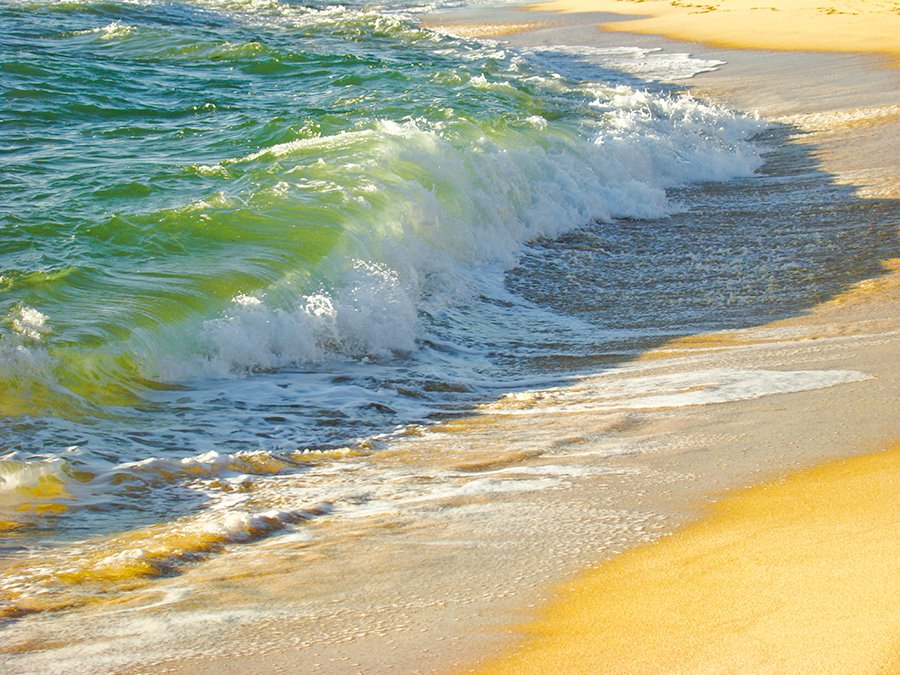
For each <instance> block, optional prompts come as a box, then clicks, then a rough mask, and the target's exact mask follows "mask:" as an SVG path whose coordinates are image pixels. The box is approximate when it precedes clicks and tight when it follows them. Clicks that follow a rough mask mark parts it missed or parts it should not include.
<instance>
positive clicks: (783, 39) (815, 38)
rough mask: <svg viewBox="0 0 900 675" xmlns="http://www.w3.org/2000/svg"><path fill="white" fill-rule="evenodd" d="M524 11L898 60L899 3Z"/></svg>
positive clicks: (777, 1)
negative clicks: (605, 15) (600, 17)
mask: <svg viewBox="0 0 900 675" xmlns="http://www.w3.org/2000/svg"><path fill="white" fill-rule="evenodd" d="M530 8H531V9H536V10H546V11H555V12H612V13H616V14H627V15H637V16H638V17H639V18H637V19H633V20H627V21H617V22H614V23H608V24H605V25H604V30H609V31H625V32H629V33H644V34H659V35H665V36H667V37H670V38H675V39H680V40H690V41H698V42H705V43H708V44H713V45H717V46H720V47H730V48H736V49H772V50H806V51H829V52H868V53H873V52H874V53H879V54H886V55H889V56H891V57H893V59H894V61H895V63H896V62H897V61H898V60H900V37H898V36H900V3H898V2H894V1H892V0H774V1H771V0H770V1H768V2H767V1H765V0H699V1H697V2H690V1H689V0H551V2H547V3H541V4H536V5H532V6H531V7H530Z"/></svg>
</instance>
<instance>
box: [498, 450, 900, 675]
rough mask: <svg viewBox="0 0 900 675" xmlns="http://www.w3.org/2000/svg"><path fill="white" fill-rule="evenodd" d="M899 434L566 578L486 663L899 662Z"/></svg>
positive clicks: (835, 668) (629, 668) (782, 665)
mask: <svg viewBox="0 0 900 675" xmlns="http://www.w3.org/2000/svg"><path fill="white" fill-rule="evenodd" d="M898 494H900V443H895V444H894V446H893V447H892V448H891V449H890V450H889V451H886V452H881V453H878V454H873V455H866V456H860V457H855V458H852V459H845V460H840V461H836V462H831V463H828V464H826V465H823V466H821V467H818V468H815V469H812V470H807V471H804V472H802V473H798V474H795V475H792V476H790V477H788V478H787V479H786V480H783V481H778V482H773V483H768V484H764V485H761V486H757V487H754V488H750V489H746V490H742V491H738V492H736V493H735V494H733V495H732V496H730V497H727V498H725V499H723V500H722V501H721V502H719V503H718V504H716V505H715V507H714V509H713V515H712V517H711V518H709V519H708V520H705V521H703V522H700V523H698V524H696V525H693V526H691V527H689V528H687V529H685V530H682V531H681V532H679V533H676V534H675V535H673V536H672V537H669V538H666V539H663V540H661V541H658V542H656V543H654V544H650V545H647V546H644V547H640V548H637V549H633V550H631V551H629V552H627V553H625V554H624V555H622V556H621V557H619V558H617V559H614V560H612V561H611V562H609V563H607V564H604V565H602V566H601V567H599V568H597V569H594V570H591V571H588V572H586V573H583V574H582V575H581V576H579V577H577V578H576V579H574V580H573V581H570V582H569V583H567V584H565V585H564V589H563V590H561V591H560V597H559V600H558V601H557V602H556V603H555V604H553V605H551V607H550V608H549V609H548V610H547V611H546V612H545V613H544V616H542V617H541V618H540V619H538V620H537V621H536V622H534V623H533V624H531V625H528V626H526V627H524V628H523V629H522V630H523V632H524V633H525V635H526V642H525V644H524V646H523V647H522V648H521V649H519V650H517V651H516V652H515V653H514V654H512V655H510V656H505V657H502V658H500V659H497V660H496V661H494V662H492V663H489V664H488V665H487V666H486V667H485V668H484V669H483V670H482V672H485V673H507V672H508V673H557V672H563V671H565V672H569V673H600V672H605V673H618V672H629V673H640V672H679V673H681V672H684V673H701V672H717V673H724V672H792V673H801V672H843V673H864V672H865V673H880V672H885V673H887V672H895V673H896V672H900V613H898V612H897V608H898V607H900V538H898V533H900V500H898V496H897V495H898Z"/></svg>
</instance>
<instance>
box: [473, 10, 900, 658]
mask: <svg viewBox="0 0 900 675" xmlns="http://www.w3.org/2000/svg"><path fill="white" fill-rule="evenodd" d="M531 9H534V10H537V11H539V12H543V11H558V12H564V13H586V12H615V13H623V14H629V15H630V14H635V15H641V16H640V17H639V18H635V19H632V18H629V20H625V21H618V20H616V21H613V22H604V23H603V24H602V26H601V27H600V28H601V29H602V30H603V31H609V32H634V33H642V34H662V35H665V36H666V37H669V38H675V39H680V40H690V41H698V42H704V43H707V44H711V45H716V46H725V47H731V48H737V49H742V50H779V51H792V50H797V51H800V50H809V51H816V52H874V53H876V54H878V55H879V56H880V57H887V59H886V60H885V62H884V65H881V66H879V65H876V63H877V62H875V63H873V65H872V67H873V69H880V68H890V67H896V59H897V56H898V53H900V41H898V40H897V38H896V35H897V33H898V30H900V23H898V17H897V14H898V7H897V6H896V5H893V4H891V3H884V4H882V3H844V4H842V5H841V6H839V7H827V8H826V7H818V6H815V3H804V2H784V3H777V6H772V7H760V6H757V3H752V2H729V1H728V0H725V1H724V2H720V3H713V4H709V5H703V6H700V5H695V4H691V3H674V2H673V3H671V4H670V3H663V2H640V3H637V2H627V1H622V0H616V1H614V2H606V3H604V2H600V3H598V2H578V1H575V2H568V1H566V0H561V1H558V2H552V3H547V4H542V5H535V6H532V7H531ZM798 26H802V28H800V29H798V28H797V27H798ZM890 59H893V61H891V60H890ZM748 61H749V62H751V63H752V62H754V61H755V65H758V64H759V59H758V58H757V59H756V60H754V58H753V52H750V55H749V56H748ZM739 70H741V69H740V68H739ZM728 71H729V68H728V67H727V66H726V67H725V68H723V69H722V73H721V77H720V76H719V75H720V74H716V75H714V76H711V77H709V80H710V81H711V82H710V84H709V85H707V86H708V89H706V90H705V91H704V86H703V85H701V86H700V88H699V90H700V92H701V93H705V94H708V95H710V96H712V97H714V98H717V99H719V100H726V101H728V102H729V103H730V104H732V105H735V106H736V107H739V108H742V109H745V110H759V111H761V112H762V113H763V114H764V115H765V116H766V117H767V118H768V119H773V120H777V121H780V122H782V123H785V124H790V125H792V126H794V127H795V128H797V129H798V131H799V132H802V133H805V134H808V135H807V137H806V139H805V140H806V142H812V143H813V144H814V145H815V147H816V151H815V154H816V156H817V157H818V158H819V159H820V160H821V161H822V162H823V165H824V166H825V167H826V168H827V169H828V170H829V171H831V172H833V173H834V174H835V176H836V179H837V180H838V181H840V182H844V183H846V184H850V185H855V186H856V189H857V194H859V195H860V196H862V197H863V198H866V197H868V198H887V199H891V200H894V199H896V198H897V197H898V195H900V190H898V186H900V180H898V162H897V160H896V157H897V152H896V151H897V149H898V147H900V144H898V139H900V133H898V107H897V105H896V102H891V100H890V97H891V96H893V95H894V94H891V91H893V92H896V87H893V88H892V87H891V85H890V82H892V81H896V78H895V75H894V72H895V71H894V72H889V73H888V74H887V76H886V80H885V83H884V84H883V85H879V84H875V86H874V87H871V85H870V87H871V88H870V90H869V91H867V92H863V93H862V95H861V96H854V95H853V94H850V95H847V93H846V92H844V93H843V95H841V94H840V93H837V92H835V91H830V92H823V91H821V88H822V82H825V81H827V80H828V79H829V78H828V77H827V76H824V77H823V76H821V75H820V80H819V84H818V87H816V85H815V84H813V86H812V87H810V90H808V91H807V92H806V95H805V96H804V95H803V94H802V93H801V94H797V95H795V96H794V97H790V96H789V95H786V93H785V91H786V90H785V88H784V87H785V84H787V86H788V87H790V86H792V85H796V86H798V87H799V88H801V90H802V89H803V88H805V87H808V86H809V82H808V81H806V82H802V81H801V82H792V81H791V80H792V78H791V76H790V74H788V73H786V72H785V73H783V75H785V79H786V80H787V82H786V83H785V82H782V83H781V86H780V87H779V86H777V85H776V86H774V87H772V86H771V79H768V78H759V77H758V74H759V71H758V70H756V71H755V72H754V71H753V70H750V71H748V70H746V69H744V70H743V72H741V73H739V74H737V75H736V76H735V74H734V73H729V72H728ZM703 79H704V78H700V80H701V82H702V81H703ZM760 79H762V80H763V81H762V82H761V81H760ZM813 79H815V78H813ZM833 80H834V81H835V87H840V84H839V82H840V81H841V80H842V73H841V70H840V69H837V74H835V75H834V76H833ZM885 85H886V87H887V89H886V91H882V90H881V87H882V86H885ZM817 89H819V91H817ZM872 89H874V91H872ZM779 90H780V91H779ZM884 93H888V96H889V97H888V99H887V100H886V101H884V102H882V101H878V102H877V103H876V104H875V105H871V103H870V101H871V97H872V96H874V98H875V99H879V98H880V96H881V95H882V94H884ZM829 97H833V98H832V100H828V99H829ZM835 98H836V99H837V100H834V99H835ZM867 99H868V100H867ZM863 158H864V159H863ZM885 273H886V275H888V276H886V277H882V278H876V279H872V280H870V281H866V282H862V283H860V284H859V285H858V286H857V287H855V288H853V289H850V290H848V292H847V293H845V294H843V295H842V296H839V297H838V298H835V299H834V300H833V301H832V302H831V303H828V304H827V305H825V306H821V307H819V308H817V309H816V310H815V311H814V312H812V313H811V315H810V316H808V317H804V318H801V319H798V320H792V321H789V322H787V324H789V325H792V326H797V327H803V328H806V329H807V330H808V329H809V327H810V325H811V323H812V321H811V319H813V318H818V320H819V321H821V322H822V323H821V324H820V330H823V329H824V332H825V333H832V332H834V333H838V334H845V335H846V334H847V330H846V329H847V327H848V325H850V324H848V319H851V317H854V315H855V316H856V317H859V316H864V317H865V318H864V321H865V323H866V324H867V325H879V326H880V327H881V330H883V331H884V333H883V334H884V335H885V336H889V335H892V334H894V333H895V332H896V327H897V324H896V317H897V315H898V309H900V305H898V303H897V301H898V276H897V265H896V262H895V261H892V262H889V263H887V264H886V268H885ZM851 307H852V309H851ZM858 320H859V319H856V321H858ZM787 324H782V325H787ZM778 325H779V324H773V325H772V326H770V327H769V329H770V330H777V328H776V326H778ZM857 325H858V324H857ZM760 330H765V327H763V328H762V329H760ZM750 334H752V332H750ZM851 334H852V331H851ZM747 337H748V335H747V334H746V333H745V334H741V333H733V334H714V335H706V336H702V335H701V336H696V337H691V338H685V339H683V340H678V341H675V342H674V343H671V344H669V345H666V346H665V347H663V348H662V349H659V350H656V351H653V352H650V353H648V354H645V355H644V357H643V358H645V359H657V358H688V357H689V355H693V354H706V355H709V354H711V353H713V352H717V353H718V354H719V356H720V357H722V356H724V355H726V354H728V353H729V352H731V358H737V359H740V358H741V357H740V355H739V352H737V350H738V349H741V348H742V347H743V348H745V349H746V347H747V346H749V345H750V344H751V343H752V341H748V340H747ZM821 337H825V335H822V336H821ZM810 338H812V339H816V338H815V337H814V336H811V335H809V334H808V333H807V335H806V336H805V337H804V338H803V339H804V340H806V339H810ZM779 341H780V340H779V339H777V338H776V339H775V340H774V341H773V342H779ZM891 341H892V342H893V340H891ZM848 346H849V345H848ZM850 351H851V353H852V352H853V351H855V350H853V348H852V347H851V348H850ZM855 356H856V358H855V359H853V360H854V361H855V362H856V364H857V365H858V366H859V367H860V368H864V369H868V370H869V372H872V369H873V366H874V367H875V369H876V370H877V371H878V373H877V374H875V377H876V378H878V379H880V380H882V382H883V383H890V384H889V391H893V395H889V396H888V397H887V398H881V397H878V398H875V399H872V398H869V396H866V400H867V401H869V404H871V405H874V406H876V407H878V408H881V406H884V407H883V408H882V410H883V414H884V415H885V416H886V417H887V418H893V419H894V420H896V415H897V407H896V394H897V387H896V385H897V365H898V358H897V356H898V353H897V346H896V342H893V344H892V345H891V347H890V348H889V349H888V351H886V352H885V353H883V354H882V359H883V361H882V360H881V359H878V361H881V363H880V364H878V365H876V361H868V359H862V360H860V359H859V357H860V356H862V355H861V353H857V354H855ZM867 361H868V362H867ZM873 374H874V373H873ZM891 399H893V400H891ZM747 412H748V413H749V414H751V415H752V414H753V413H752V412H751V411H747ZM818 412H819V414H820V415H821V416H822V417H823V418H824V417H826V416H831V415H837V416H838V417H841V418H843V420H844V421H843V423H842V425H841V426H842V427H843V429H844V430H846V431H850V433H842V434H840V435H836V436H833V437H832V438H831V444H832V446H831V450H829V451H826V452H825V453H824V454H823V456H828V455H832V454H833V453H834V452H835V451H836V452H837V453H839V454H847V455H849V454H852V453H857V452H871V451H873V450H880V452H877V453H876V454H866V455H863V456H860V457H856V458H854V459H850V460H838V461H832V462H831V463H827V464H825V465H822V466H818V467H816V468H813V469H807V470H806V471H803V472H800V473H796V474H789V475H788V476H787V477H786V478H779V479H777V480H775V481H774V482H766V483H763V484H762V485H759V486H758V487H755V488H751V489H743V490H739V491H736V492H734V493H729V494H727V495H726V496H725V497H724V498H722V499H721V501H718V502H716V503H715V505H714V507H712V509H711V511H712V513H711V514H710V515H708V516H707V517H706V518H704V519H703V520H701V521H700V522H699V523H698V524H695V525H692V526H689V527H687V528H685V529H683V530H680V531H678V532H677V533H676V534H675V536H673V537H670V538H665V539H663V540H661V541H660V542H657V543H655V544H652V545H646V546H640V547H638V548H636V549H633V550H631V551H629V552H627V553H626V554H623V555H621V556H619V557H617V558H614V559H613V560H612V561H610V562H608V563H605V564H601V565H600V566H598V567H596V568H595V569H591V570H590V571H587V572H584V573H582V574H580V575H577V576H575V577H574V578H572V579H569V580H566V581H564V582H562V583H561V584H560V585H559V586H558V587H557V589H556V595H555V596H554V600H553V601H552V602H551V603H550V604H549V606H548V607H547V608H545V609H543V610H541V611H540V613H539V618H538V619H536V620H534V621H533V622H529V623H526V624H523V625H520V626H518V627H517V629H516V630H517V631H518V632H519V633H520V634H521V635H522V642H520V643H519V644H518V645H516V646H515V647H514V648H511V649H510V650H508V652H507V653H505V654H504V655H503V656H500V657H498V658H495V659H493V660H491V661H489V662H488V663H487V664H486V665H485V666H483V667H481V668H479V669H478V672H486V673H492V672H509V673H551V672H560V671H561V670H563V671H565V672H685V673H696V672H748V671H754V672H762V671H766V672H768V671H772V672H777V671H790V672H871V673H876V672H879V673H880V672H884V673H886V672H894V671H895V670H896V669H897V668H898V667H900V651H898V644H900V624H898V622H897V620H896V617H895V616H894V614H895V612H894V611H893V607H895V606H896V603H897V601H898V598H897V595H896V591H895V589H896V588H897V587H898V583H900V568H898V566H897V563H896V560H897V556H898V554H900V549H898V546H897V542H896V536H895V533H896V532H897V531H898V527H900V509H898V505H897V501H896V498H895V496H894V495H895V493H896V490H897V480H898V475H897V470H898V467H900V458H898V451H900V448H898V445H897V441H896V440H894V439H896V437H897V436H896V434H897V432H896V424H894V425H893V429H891V428H890V426H889V427H887V428H886V429H884V431H883V432H882V433H885V436H884V437H882V438H881V439H879V440H877V441H876V440H875V438H872V439H871V440H870V441H868V442H867V443H864V444H863V445H860V444H859V443H858V442H857V443H854V442H853V441H852V440H851V438H852V437H853V436H854V435H855V434H853V432H852V428H853V427H854V426H856V427H865V426H867V425H868V424H869V423H868V421H867V420H865V419H862V418H860V417H858V416H856V415H854V414H853V413H851V412H849V411H848V408H847V407H843V406H842V407H841V408H840V409H836V408H835V407H834V406H830V405H828V406H825V407H822V408H821V409H819V411H818ZM848 413H849V414H848ZM757 415H758V416H757V418H756V420H755V421H756V423H757V424H759V425H761V426H765V427H768V431H767V432H765V433H759V434H757V435H758V436H760V437H763V438H766V437H767V438H766V440H765V441H764V443H765V444H766V445H769V446H770V447H771V446H774V445H783V444H788V445H791V446H795V447H796V446H797V444H798V443H808V442H809V441H808V440H806V438H805V437H808V431H807V430H803V432H802V433H800V434H798V433H797V431H798V430H799V428H798V427H797V426H794V425H790V426H788V425H784V423H783V421H782V423H781V424H778V417H779V416H778V415H776V414H773V412H763V413H762V414H759V413H757ZM807 422H808V423H809V424H810V425H816V424H818V422H817V421H816V420H815V419H808V420H807ZM773 423H774V424H773ZM826 447H827V446H824V445H820V446H819V450H825V448H826ZM776 464H777V462H773V464H772V468H773V469H774V468H775V466H776Z"/></svg>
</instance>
